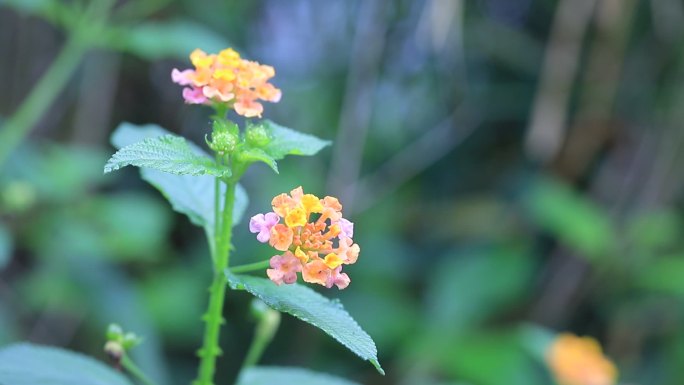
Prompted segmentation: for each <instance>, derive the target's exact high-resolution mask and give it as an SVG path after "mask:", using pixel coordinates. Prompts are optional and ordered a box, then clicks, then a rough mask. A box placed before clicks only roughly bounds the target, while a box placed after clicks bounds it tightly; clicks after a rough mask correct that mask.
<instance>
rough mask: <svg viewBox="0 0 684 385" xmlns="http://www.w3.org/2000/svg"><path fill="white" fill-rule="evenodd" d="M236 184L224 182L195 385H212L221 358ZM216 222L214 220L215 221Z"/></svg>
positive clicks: (233, 181)
mask: <svg viewBox="0 0 684 385" xmlns="http://www.w3.org/2000/svg"><path fill="white" fill-rule="evenodd" d="M236 183H237V182H236V181H235V180H230V181H227V182H226V185H227V186H226V195H225V200H224V202H225V203H224V205H223V210H222V212H221V214H222V220H221V232H220V234H216V235H215V239H216V247H215V250H216V255H215V258H214V279H213V282H212V284H211V287H210V288H209V308H208V309H207V312H206V314H205V315H204V321H205V322H206V327H205V330H204V343H203V344H202V348H201V349H200V351H199V352H198V356H199V357H200V365H199V373H198V375H197V380H196V381H195V382H194V384H196V385H213V384H214V382H213V379H214V373H215V371H216V358H217V357H218V356H219V355H221V348H220V347H219V333H220V330H221V325H222V324H223V323H225V320H224V319H223V300H224V298H225V293H226V276H225V272H224V270H225V269H226V268H227V267H228V260H229V259H230V255H229V254H230V249H231V238H232V235H233V206H234V203H235V185H236ZM218 219H219V218H215V220H218Z"/></svg>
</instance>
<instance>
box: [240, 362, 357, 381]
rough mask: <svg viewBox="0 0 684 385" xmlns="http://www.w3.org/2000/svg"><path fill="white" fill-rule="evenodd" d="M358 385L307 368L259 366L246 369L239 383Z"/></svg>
mask: <svg viewBox="0 0 684 385" xmlns="http://www.w3.org/2000/svg"><path fill="white" fill-rule="evenodd" d="M272 384H292V385H294V384H297V385H358V384H356V383H355V382H351V381H348V380H345V379H342V378H339V377H334V376H331V375H329V374H324V373H316V372H313V371H311V370H307V369H300V368H284V367H268V366H257V367H253V368H248V369H246V370H245V371H244V372H243V373H242V374H241V375H240V379H239V380H238V383H237V385H272Z"/></svg>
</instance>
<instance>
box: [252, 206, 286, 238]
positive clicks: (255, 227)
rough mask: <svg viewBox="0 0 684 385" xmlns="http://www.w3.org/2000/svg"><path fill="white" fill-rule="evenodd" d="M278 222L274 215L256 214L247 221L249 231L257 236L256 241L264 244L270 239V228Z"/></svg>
mask: <svg viewBox="0 0 684 385" xmlns="http://www.w3.org/2000/svg"><path fill="white" fill-rule="evenodd" d="M278 222H280V217H279V216H278V214H276V213H273V212H271V213H266V214H265V215H264V214H257V215H255V216H253V217H252V218H251V219H250V220H249V231H250V232H252V233H258V234H257V240H258V241H259V242H261V243H266V242H268V240H269V239H270V238H271V228H272V227H273V226H275V225H276V224H277V223H278Z"/></svg>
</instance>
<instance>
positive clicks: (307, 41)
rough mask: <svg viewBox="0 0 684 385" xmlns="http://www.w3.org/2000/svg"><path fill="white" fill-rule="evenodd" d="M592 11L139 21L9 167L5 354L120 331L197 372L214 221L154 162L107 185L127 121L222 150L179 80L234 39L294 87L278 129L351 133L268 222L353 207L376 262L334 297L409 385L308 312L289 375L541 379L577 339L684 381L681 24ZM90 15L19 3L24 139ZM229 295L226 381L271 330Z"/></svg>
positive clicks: (7, 45) (238, 9)
mask: <svg viewBox="0 0 684 385" xmlns="http://www.w3.org/2000/svg"><path fill="white" fill-rule="evenodd" d="M579 3H581V2H575V4H574V5H573V4H572V0H563V1H553V0H547V1H544V0H518V1H507V0H477V1H475V0H473V1H456V0H454V1H452V2H450V1H444V2H441V1H409V0H397V1H393V2H386V1H341V0H339V1H325V2H316V1H304V0H299V1H291V2H281V1H275V0H270V1H218V0H211V1H202V2H199V1H190V0H178V1H169V2H167V1H163V0H141V1H120V2H118V3H117V4H116V6H115V8H114V11H115V14H114V16H113V17H112V26H113V27H112V28H111V29H109V30H106V31H105V32H103V34H102V43H101V44H100V45H99V46H98V47H97V48H95V49H92V50H89V51H88V53H87V54H86V55H85V57H84V60H83V61H82V63H81V65H80V66H79V68H78V69H77V71H76V73H75V75H74V76H72V78H71V79H70V81H69V82H68V85H67V86H66V88H65V89H64V90H62V92H61V93H60V94H59V97H58V99H57V100H56V102H55V103H53V104H52V105H51V106H50V108H49V110H48V111H46V113H45V115H44V116H43V117H42V118H41V120H40V122H39V124H38V125H37V126H36V127H35V128H34V129H33V131H32V134H31V136H30V138H29V139H28V140H27V141H25V142H24V143H23V144H22V145H21V147H20V148H18V149H17V150H16V151H15V152H14V153H13V154H12V156H11V157H10V159H9V160H8V161H7V162H6V163H5V164H4V165H2V168H1V169H0V215H1V221H0V266H2V270H0V343H2V344H5V343H10V342H15V341H24V340H29V341H31V342H35V343H42V344H48V345H57V346H63V347H69V348H71V349H74V350H77V351H80V352H84V353H88V354H92V355H93V356H95V357H97V358H100V359H103V360H104V359H105V357H104V353H102V345H103V342H104V341H103V340H104V337H103V334H104V330H105V327H106V325H107V324H108V323H109V322H117V323H119V324H121V325H122V326H123V327H124V328H125V329H126V330H132V331H135V332H136V333H137V334H139V335H141V336H143V337H144V343H143V344H142V345H141V346H140V347H138V348H136V350H135V351H134V352H133V355H134V358H135V359H136V360H137V361H138V362H139V364H140V366H141V367H143V368H144V369H145V370H146V371H148V372H149V374H150V376H151V377H152V378H154V379H156V380H158V381H159V382H161V383H163V384H186V383H188V382H189V381H190V379H191V378H192V377H193V376H194V374H195V365H196V358H195V356H194V353H195V349H197V348H198V347H199V340H200V337H201V330H202V329H201V328H202V324H201V323H200V320H199V317H200V315H201V314H202V312H203V310H204V308H205V305H206V304H205V301H206V293H205V291H206V286H207V285H208V283H209V280H210V278H209V277H210V258H209V252H208V250H207V247H206V244H205V243H204V240H203V233H202V230H201V229H198V228H196V227H194V226H192V225H191V224H190V223H188V221H187V219H186V218H185V217H184V216H182V215H178V214H176V213H174V212H173V211H171V209H170V208H169V207H168V205H167V203H166V202H165V200H164V199H163V197H162V196H161V195H160V194H158V192H157V191H156V190H155V189H154V188H153V187H151V186H149V185H147V184H146V183H144V182H143V181H141V180H140V179H139V177H138V173H137V171H135V170H133V169H130V170H125V171H123V172H119V173H116V174H108V175H106V176H105V175H102V167H103V165H104V164H105V161H106V159H107V157H108V155H109V154H111V153H112V152H113V148H112V147H111V146H110V145H109V141H108V138H109V136H110V134H111V132H112V131H113V130H114V128H115V127H116V126H118V125H119V123H121V122H123V121H129V122H133V123H135V124H147V123H153V124H159V125H161V126H163V127H165V128H167V129H169V130H171V131H173V132H175V133H177V134H180V135H183V136H185V137H188V138H190V139H191V140H193V141H194V142H195V143H196V144H198V145H200V146H204V136H205V134H207V133H209V132H210V126H209V119H208V115H209V113H210V111H209V110H208V109H206V108H202V107H195V106H187V105H184V104H183V102H182V99H181V97H180V88H179V87H178V86H176V85H174V84H172V83H171V81H170V73H171V69H172V68H174V67H177V68H185V67H188V66H189V63H188V59H187V56H186V55H187V54H188V53H189V52H190V51H191V50H192V49H194V48H195V47H201V48H204V49H207V50H214V51H216V50H218V49H221V48H224V47H226V46H229V45H230V46H233V47H235V48H236V49H237V50H238V51H240V52H242V53H243V56H245V57H247V58H250V59H255V60H259V61H261V62H264V63H268V64H272V65H273V66H274V67H275V68H276V71H277V76H276V78H275V80H274V83H275V84H276V85H277V86H278V87H280V88H281V89H282V90H283V100H282V101H281V102H280V103H278V104H275V105H270V104H269V105H266V106H265V111H266V112H265V117H267V118H269V119H272V120H273V121H275V122H278V123H280V124H283V125H285V126H288V127H293V128H296V129H298V130H301V131H303V132H308V133H311V134H314V135H316V136H318V137H321V138H324V139H329V140H332V141H333V145H332V147H330V148H329V149H326V150H324V151H323V152H322V153H321V154H319V155H317V156H316V157H314V158H293V159H285V160H283V161H282V162H280V163H279V165H278V168H279V171H280V174H279V175H276V176H274V174H273V173H272V171H271V170H270V169H269V168H268V166H267V165H264V164H259V165H256V166H255V167H253V168H252V169H250V171H249V172H248V174H247V176H246V178H245V180H244V183H243V184H244V187H245V190H246V191H247V192H248V193H249V197H250V198H249V201H250V203H249V206H248V207H247V210H246V213H245V218H249V216H251V215H253V214H254V213H258V212H264V211H266V210H268V209H269V203H270V199H271V198H272V197H273V196H274V195H276V194H278V193H280V192H284V191H289V190H291V189H292V188H294V187H296V186H298V185H302V186H304V189H305V191H307V192H311V193H315V194H317V195H319V196H324V195H334V196H338V197H340V199H341V201H342V203H343V204H344V205H345V214H346V216H348V217H349V218H350V219H351V220H352V221H354V222H355V223H356V227H355V233H356V237H355V239H356V240H357V242H358V243H359V244H360V245H361V249H362V252H361V256H360V259H359V262H358V263H357V264H355V265H353V266H350V267H349V268H348V269H347V271H348V272H349V275H350V277H351V279H352V284H351V285H350V287H349V288H348V289H346V290H345V291H342V292H337V291H336V290H330V291H324V292H323V294H324V295H325V296H327V297H331V298H339V299H340V300H341V301H342V302H343V303H344V304H345V308H346V309H347V310H348V311H349V313H350V314H352V315H353V316H354V318H355V319H356V320H357V321H358V322H359V324H360V325H361V326H362V327H363V328H364V329H365V330H366V331H367V332H368V333H369V334H370V335H371V336H372V337H373V339H374V340H375V341H376V343H377V345H378V352H379V356H378V357H379V359H380V361H381V362H382V363H383V367H384V369H385V371H386V372H387V376H385V377H381V376H380V375H379V374H377V373H376V372H375V370H374V369H373V367H371V366H370V365H368V363H366V362H363V361H362V360H357V359H356V357H355V356H354V355H353V354H352V353H350V352H348V351H347V350H345V349H344V348H343V347H341V346H338V345H337V344H336V343H335V342H334V341H333V340H331V339H330V338H329V337H328V336H326V335H325V334H324V333H323V332H321V331H319V330H318V329H315V328H313V327H311V326H309V325H307V324H305V323H302V322H299V321H298V320H296V319H294V318H293V317H289V316H285V317H283V322H282V325H281V328H280V330H279V332H278V334H277V335H276V337H275V340H274V343H273V344H272V345H271V346H270V347H269V348H268V349H267V350H266V354H265V356H264V359H263V363H264V364H267V365H274V366H286V365H287V366H302V367H310V368H312V369H315V370H317V371H321V372H328V373H333V374H335V375H338V376H341V377H345V378H349V379H350V380H353V381H356V382H359V383H363V384H373V385H375V384H378V385H382V384H400V385H413V384H417V385H431V384H435V385H436V384H442V385H444V384H451V385H456V384H461V385H462V384H472V385H499V384H507V385H517V384H520V385H536V384H539V385H543V384H552V380H551V378H550V376H549V374H548V372H547V370H546V368H545V366H544V363H543V349H544V347H545V346H546V345H547V344H548V339H549V338H550V335H551V334H550V333H555V332H559V331H571V332H574V333H576V334H581V335H591V336H594V337H596V338H597V339H599V340H600V341H601V343H602V344H603V346H604V347H605V349H606V351H607V354H608V355H609V356H610V357H611V358H612V359H614V361H615V362H616V364H617V365H618V367H619V369H620V373H621V376H620V378H621V379H620V382H621V383H625V384H627V383H629V384H642V385H649V384H653V385H655V384H658V385H660V384H665V385H668V384H672V385H676V384H679V383H681V380H680V379H681V378H682V376H684V371H683V370H682V365H681V362H682V361H683V360H684V328H682V326H681V325H682V324H683V322H684V306H683V304H684V243H683V242H682V239H683V238H682V234H683V232H682V230H683V228H682V196H683V195H682V187H683V186H684V184H683V182H684V179H683V176H682V175H683V174H682V173H681V172H680V169H679V168H678V165H679V164H681V162H682V155H684V152H683V151H682V148H683V147H682V146H683V145H684V128H683V127H682V122H683V120H682V118H683V116H682V113H681V111H682V110H683V109H682V105H683V103H684V94H683V93H682V92H681V90H682V89H683V88H682V84H681V83H682V81H681V79H682V73H683V72H682V69H683V68H684V67H683V66H684V60H682V55H681V47H682V46H683V45H682V42H683V41H684V30H682V25H684V7H682V6H681V4H680V3H679V2H678V1H675V0H650V1H647V0H641V1H637V0H617V1H616V0H600V1H585V2H583V3H591V4H593V6H592V7H589V11H587V12H584V13H583V12H581V9H580V8H581V6H580V5H577V4H579ZM80 5H82V2H81V1H58V0H52V1H50V0H31V1H20V0H0V86H2V90H3V92H2V93H0V116H2V117H3V118H2V119H0V130H2V120H5V119H7V117H9V116H11V115H12V114H13V112H14V111H15V110H16V108H17V106H18V105H19V104H20V103H21V101H22V100H23V99H24V98H25V97H26V95H27V93H28V91H29V90H30V89H31V87H32V86H33V85H34V84H35V82H36V79H37V78H39V77H40V75H41V74H42V73H43V72H44V71H45V69H46V68H47V67H48V65H49V64H50V63H51V62H52V60H53V59H54V57H55V56H56V53H57V52H58V51H59V49H60V47H62V46H63V44H64V41H65V33H64V30H65V29H67V30H68V29H69V28H70V27H69V26H70V25H72V22H71V21H72V18H71V16H70V15H71V13H70V12H71V11H70V9H71V8H72V7H79V6H80ZM573 44H574V45H573ZM558 52H560V53H561V54H560V56H554V55H559V54H558ZM555 57H560V58H561V59H560V60H559V61H557V62H554V60H555V59H554V58H555ZM549 116H551V118H549ZM558 116H560V118H554V117H558ZM545 117H546V118H545ZM234 244H235V245H236V247H237V250H236V253H235V257H234V263H236V264H240V263H250V262H254V261H259V260H262V259H264V258H268V257H270V256H271V255H272V254H273V251H272V250H271V249H270V248H268V247H267V246H264V245H261V244H259V243H258V242H256V241H255V240H254V237H253V235H252V234H249V232H248V231H247V226H246V221H245V219H244V218H243V220H242V222H241V223H239V224H238V225H237V227H236V235H235V239H234ZM227 298H228V300H227V304H226V315H227V318H228V323H227V325H226V327H225V328H224V333H223V341H224V342H223V343H222V347H223V350H224V357H223V358H222V359H221V361H220V365H219V372H218V375H219V379H220V382H219V383H226V384H227V383H230V381H232V379H233V378H234V376H235V374H236V373H237V370H238V368H239V365H240V363H241V362H240V361H241V359H242V358H243V357H244V354H245V353H246V350H247V347H248V343H249V340H250V336H251V334H252V333H253V322H252V321H251V320H250V318H249V316H248V315H247V314H248V311H247V309H248V302H249V296H248V295H246V294H245V293H243V292H239V291H230V292H229V293H228V296H227ZM341 327H342V326H341ZM45 354H50V353H49V352H46V353H45ZM0 365H1V364H0ZM274 370H275V369H274ZM291 375H292V376H296V375H297V373H292V374H291ZM293 378H295V377H293ZM263 381H268V379H266V380H263Z"/></svg>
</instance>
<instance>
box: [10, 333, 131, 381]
mask: <svg viewBox="0 0 684 385" xmlns="http://www.w3.org/2000/svg"><path fill="white" fill-rule="evenodd" d="M0 384H2V385H37V384H41V385H42V384H45V385H47V384H49V385H131V383H130V382H129V381H128V380H127V379H126V378H125V377H124V376H123V375H121V374H120V373H117V372H116V371H114V370H113V369H111V368H109V367H108V366H106V365H105V364H103V363H101V362H98V361H96V360H94V359H92V358H89V357H86V356H84V355H81V354H78V353H74V352H70V351H67V350H63V349H58V348H52V347H47V346H39V345H32V344H27V343H22V344H16V345H10V346H7V347H5V348H3V349H0Z"/></svg>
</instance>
